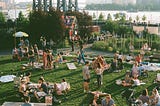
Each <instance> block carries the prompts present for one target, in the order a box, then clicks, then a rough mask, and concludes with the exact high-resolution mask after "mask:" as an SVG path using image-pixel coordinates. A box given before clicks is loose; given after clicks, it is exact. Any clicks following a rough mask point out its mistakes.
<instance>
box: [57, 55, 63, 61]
mask: <svg viewBox="0 0 160 106" xmlns="http://www.w3.org/2000/svg"><path fill="white" fill-rule="evenodd" d="M56 61H57V62H58V63H62V62H63V57H62V55H61V54H60V53H58V55H57V59H56Z"/></svg>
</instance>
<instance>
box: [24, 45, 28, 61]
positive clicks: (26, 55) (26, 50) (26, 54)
mask: <svg viewBox="0 0 160 106" xmlns="http://www.w3.org/2000/svg"><path fill="white" fill-rule="evenodd" d="M23 56H24V58H26V59H28V48H27V47H26V48H24V53H23Z"/></svg>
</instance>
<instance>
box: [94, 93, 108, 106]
mask: <svg viewBox="0 0 160 106" xmlns="http://www.w3.org/2000/svg"><path fill="white" fill-rule="evenodd" d="M91 94H93V96H94V98H93V101H92V106H98V103H97V100H98V99H99V97H100V96H106V95H107V93H102V92H100V91H93V92H91Z"/></svg>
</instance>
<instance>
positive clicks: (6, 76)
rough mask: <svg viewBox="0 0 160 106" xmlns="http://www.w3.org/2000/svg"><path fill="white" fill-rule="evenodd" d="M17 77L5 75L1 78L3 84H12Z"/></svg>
mask: <svg viewBox="0 0 160 106" xmlns="http://www.w3.org/2000/svg"><path fill="white" fill-rule="evenodd" d="M14 77H16V76H15V75H5V76H1V77H0V81H1V82H11V81H13V80H14Z"/></svg>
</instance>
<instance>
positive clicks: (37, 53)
mask: <svg viewBox="0 0 160 106" xmlns="http://www.w3.org/2000/svg"><path fill="white" fill-rule="evenodd" d="M33 49H34V54H35V60H36V62H37V63H39V51H38V47H37V44H34V48H33Z"/></svg>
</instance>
